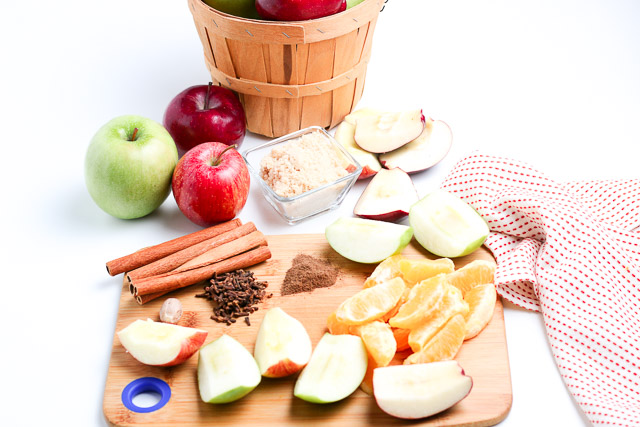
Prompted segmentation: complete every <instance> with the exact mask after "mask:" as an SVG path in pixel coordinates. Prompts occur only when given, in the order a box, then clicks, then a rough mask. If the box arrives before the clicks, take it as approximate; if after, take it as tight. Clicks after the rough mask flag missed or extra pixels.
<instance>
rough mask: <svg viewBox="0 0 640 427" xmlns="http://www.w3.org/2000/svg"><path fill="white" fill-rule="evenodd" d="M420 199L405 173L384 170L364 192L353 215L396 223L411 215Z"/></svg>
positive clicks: (398, 170) (396, 170)
mask: <svg viewBox="0 0 640 427" xmlns="http://www.w3.org/2000/svg"><path fill="white" fill-rule="evenodd" d="M419 199H420V198H419V197H418V192H417V191H416V188H415V187H414V186H413V181H412V180H411V177H410V176H409V175H407V173H406V172H405V171H403V170H402V169H398V168H395V169H382V170H381V171H379V172H378V174H377V175H376V176H374V177H373V179H372V180H371V182H369V185H367V188H365V189H364V191H363V192H362V195H361V196H360V198H359V199H358V202H357V203H356V206H355V207H354V208H353V213H354V214H355V215H358V216H360V217H362V218H368V219H376V220H380V221H395V220H397V219H400V218H402V217H404V216H406V215H409V209H411V206H412V205H413V204H414V203H416V202H417V201H418V200H419Z"/></svg>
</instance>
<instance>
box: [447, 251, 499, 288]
mask: <svg viewBox="0 0 640 427" xmlns="http://www.w3.org/2000/svg"><path fill="white" fill-rule="evenodd" d="M495 271H496V263H495V262H493V261H485V260H480V259H477V260H475V261H472V262H470V263H469V264H467V265H465V266H464V267H462V268H459V269H458V270H456V271H454V272H453V273H450V274H448V275H447V278H448V280H449V283H451V284H452V285H453V286H455V287H456V288H458V289H460V291H462V296H465V294H466V293H467V292H468V291H469V289H471V288H473V287H474V286H476V285H482V284H485V283H493V274H494V273H495Z"/></svg>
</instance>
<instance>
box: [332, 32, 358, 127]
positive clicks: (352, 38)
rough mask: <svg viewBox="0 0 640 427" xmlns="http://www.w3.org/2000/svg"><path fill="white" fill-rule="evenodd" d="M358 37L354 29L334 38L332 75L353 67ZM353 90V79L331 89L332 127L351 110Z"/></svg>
mask: <svg viewBox="0 0 640 427" xmlns="http://www.w3.org/2000/svg"><path fill="white" fill-rule="evenodd" d="M357 38H358V30H354V31H352V32H350V33H347V34H345V35H343V36H340V37H337V38H336V50H335V54H334V60H333V76H334V77H335V76H338V75H340V74H342V73H344V72H345V71H348V70H350V69H351V68H353V66H354V65H356V63H354V62H353V61H354V56H355V53H354V52H355V51H356V49H357V46H356V40H357ZM354 92H355V79H354V80H353V82H352V83H349V84H347V85H344V86H341V87H339V88H337V89H335V90H334V91H333V99H332V106H331V124H330V127H331V128H333V127H334V126H336V125H337V124H338V123H340V122H341V121H342V120H343V119H344V117H345V116H346V115H347V114H348V113H349V111H351V108H352V102H353V95H354Z"/></svg>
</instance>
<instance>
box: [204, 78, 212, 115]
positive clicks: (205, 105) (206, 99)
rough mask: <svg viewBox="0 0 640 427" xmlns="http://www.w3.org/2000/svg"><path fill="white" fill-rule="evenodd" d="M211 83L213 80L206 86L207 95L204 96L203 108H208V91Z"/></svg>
mask: <svg viewBox="0 0 640 427" xmlns="http://www.w3.org/2000/svg"><path fill="white" fill-rule="evenodd" d="M212 84H213V82H209V85H208V86H207V95H206V96H205V98H204V109H205V110H208V109H209V92H211V85H212Z"/></svg>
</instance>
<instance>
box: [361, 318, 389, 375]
mask: <svg viewBox="0 0 640 427" xmlns="http://www.w3.org/2000/svg"><path fill="white" fill-rule="evenodd" d="M352 330H353V332H355V333H356V335H359V336H360V338H362V341H363V342H364V346H365V347H366V348H367V352H368V353H369V355H370V356H371V357H372V358H373V360H374V361H375V362H376V366H378V367H380V366H387V365H388V364H389V363H390V362H391V360H392V359H393V356H395V354H396V339H395V338H394V336H393V332H392V331H391V327H390V326H389V325H388V324H387V323H384V322H380V321H375V322H371V323H366V324H364V325H360V326H353V327H352Z"/></svg>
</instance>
